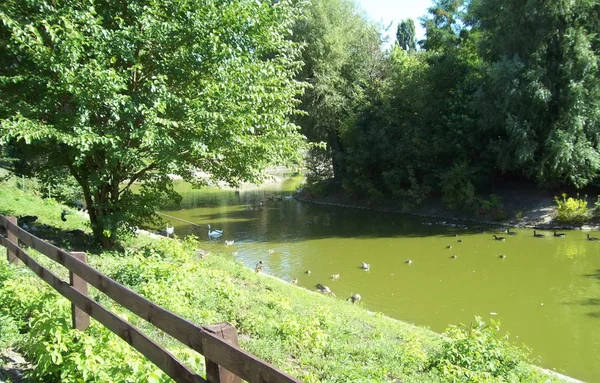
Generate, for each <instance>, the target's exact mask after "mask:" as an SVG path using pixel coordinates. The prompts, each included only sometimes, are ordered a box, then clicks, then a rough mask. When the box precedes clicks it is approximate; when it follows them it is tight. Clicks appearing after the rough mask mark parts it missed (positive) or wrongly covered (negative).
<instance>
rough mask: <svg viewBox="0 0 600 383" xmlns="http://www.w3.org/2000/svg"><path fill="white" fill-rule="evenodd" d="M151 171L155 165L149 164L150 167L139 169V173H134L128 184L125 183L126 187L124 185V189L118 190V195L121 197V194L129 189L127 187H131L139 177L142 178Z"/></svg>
mask: <svg viewBox="0 0 600 383" xmlns="http://www.w3.org/2000/svg"><path fill="white" fill-rule="evenodd" d="M152 169H156V164H155V163H151V164H150V165H148V166H146V167H145V168H143V169H141V170H140V171H138V172H137V173H135V174H134V175H133V176H132V177H131V178H130V179H129V182H128V183H127V185H125V187H124V188H123V189H121V190H119V195H121V193H123V192H124V191H125V190H127V189H129V187H131V185H132V184H133V183H134V182H135V181H137V180H138V179H139V178H140V177H141V176H143V175H144V174H145V173H146V172H148V171H150V170H152Z"/></svg>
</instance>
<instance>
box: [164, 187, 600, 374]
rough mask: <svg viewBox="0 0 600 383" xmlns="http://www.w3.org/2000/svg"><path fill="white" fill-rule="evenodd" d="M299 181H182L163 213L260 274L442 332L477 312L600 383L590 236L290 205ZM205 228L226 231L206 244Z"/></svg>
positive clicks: (599, 291) (597, 291) (599, 327)
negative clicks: (320, 288) (222, 185)
mask: <svg viewBox="0 0 600 383" xmlns="http://www.w3.org/2000/svg"><path fill="white" fill-rule="evenodd" d="M301 181H302V180H301V179H300V178H297V177H296V178H294V177H291V178H286V177H284V176H281V177H279V178H276V179H275V180H273V182H271V183H267V184H265V185H263V186H261V187H252V186H248V187H244V188H241V189H219V188H212V187H207V188H203V189H201V190H195V189H192V188H191V187H190V186H189V185H187V184H185V183H182V182H180V183H177V185H176V190H177V191H178V192H179V193H181V194H182V196H183V201H182V203H181V205H180V206H178V207H165V208H164V209H163V210H161V213H163V214H166V215H167V216H165V217H164V218H165V219H166V220H167V221H169V222H170V224H171V225H174V226H175V233H176V234H177V235H179V236H184V235H186V234H190V233H193V234H195V235H197V236H199V237H200V239H201V240H202V241H204V242H205V243H204V245H203V246H202V248H203V249H204V250H207V251H208V250H210V251H219V252H223V253H225V254H230V255H231V257H232V258H233V259H235V260H237V261H242V262H243V263H244V264H245V265H246V266H247V267H250V268H254V267H255V265H256V264H257V262H259V261H261V260H262V261H263V262H264V266H265V268H264V270H263V272H265V273H268V274H271V275H274V276H276V277H279V278H281V279H283V280H285V281H290V280H292V279H293V278H297V279H298V285H299V286H302V287H305V288H307V289H314V287H315V285H316V284H317V283H321V284H324V285H327V286H329V287H330V288H331V290H332V291H333V292H334V293H335V294H336V295H337V296H338V297H339V298H344V299H345V298H347V297H349V296H350V295H351V294H352V293H359V294H360V295H361V296H362V302H361V304H362V305H363V306H364V307H365V308H366V309H368V310H371V311H378V312H382V313H384V314H386V315H388V316H390V317H393V318H397V319H400V320H403V321H407V322H411V323H414V324H418V325H423V326H428V327H430V328H431V329H432V330H434V331H437V332H442V331H444V329H445V328H446V327H447V326H448V325H449V324H458V323H469V322H470V321H472V320H473V318H474V316H476V315H478V316H481V317H483V318H484V319H486V320H490V319H495V320H499V321H500V322H501V326H502V330H503V331H507V332H508V333H510V335H511V339H512V340H513V341H514V342H517V343H521V342H522V343H525V344H526V345H528V346H529V347H530V348H532V350H533V355H534V356H535V357H536V358H538V359H537V362H536V363H537V364H539V365H541V366H543V367H546V368H550V369H554V370H556V371H559V372H562V373H565V374H567V375H570V376H572V377H575V378H578V379H581V380H584V381H590V382H591V381H600V242H590V241H586V240H585V233H584V232H580V231H569V232H566V237H565V238H558V237H554V236H553V233H552V232H545V231H543V232H542V233H543V234H545V237H543V238H536V237H534V236H533V231H531V230H515V232H516V233H517V234H516V235H514V236H507V235H506V233H503V234H502V233H500V232H499V231H498V230H497V229H491V230H490V229H489V228H487V227H485V228H479V229H478V228H475V227H474V225H473V227H468V228H464V227H461V226H451V225H450V224H442V223H436V222H431V220H427V219H422V218H416V217H410V216H404V215H400V214H393V213H382V212H375V211H369V210H357V209H348V208H340V207H333V206H323V205H314V204H308V203H301V202H298V201H296V200H293V199H290V198H289V196H290V195H291V194H292V193H293V191H294V190H296V188H297V187H298V186H299V185H300V183H301ZM274 197H277V198H274ZM180 219H183V220H185V221H187V222H184V221H181V220H180ZM191 223H194V224H195V225H192V224H191ZM207 224H210V225H211V227H212V229H213V230H214V229H218V230H223V236H222V237H220V238H218V239H209V237H208V230H207V228H206V225H207ZM483 230H485V233H484V232H481V231H483ZM493 234H496V235H498V236H504V237H506V241H496V240H494V238H493V236H492V235H493ZM591 234H592V235H595V236H596V237H599V236H600V233H591ZM225 241H234V243H233V244H231V245H229V246H227V245H226V244H225ZM449 247H451V248H449ZM500 254H504V256H505V257H504V258H501V257H500ZM452 256H455V257H452ZM409 259H410V260H411V261H412V263H410V264H409V263H406V261H407V260H409ZM362 262H366V263H368V264H370V270H368V271H365V270H363V269H361V267H360V266H361V265H362ZM307 270H310V271H311V273H310V274H307V273H306V271H307ZM333 274H339V278H337V279H331V276H332V275H333Z"/></svg>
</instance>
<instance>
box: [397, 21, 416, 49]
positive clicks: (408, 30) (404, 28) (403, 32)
mask: <svg viewBox="0 0 600 383" xmlns="http://www.w3.org/2000/svg"><path fill="white" fill-rule="evenodd" d="M396 44H398V46H399V47H400V48H402V49H403V50H405V51H414V50H415V49H417V40H416V38H415V22H414V21H413V19H406V20H402V21H401V22H399V23H398V29H397V30H396Z"/></svg>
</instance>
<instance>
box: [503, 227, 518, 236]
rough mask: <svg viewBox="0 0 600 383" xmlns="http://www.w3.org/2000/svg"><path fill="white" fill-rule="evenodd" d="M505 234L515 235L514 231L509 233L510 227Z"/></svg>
mask: <svg viewBox="0 0 600 383" xmlns="http://www.w3.org/2000/svg"><path fill="white" fill-rule="evenodd" d="M506 234H507V235H517V233H515V232H514V231H510V227H507V228H506Z"/></svg>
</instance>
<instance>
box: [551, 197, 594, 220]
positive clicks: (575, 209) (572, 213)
mask: <svg viewBox="0 0 600 383" xmlns="http://www.w3.org/2000/svg"><path fill="white" fill-rule="evenodd" d="M554 202H556V220H557V221H559V222H566V223H576V224H582V223H583V222H585V221H586V220H587V219H589V218H590V212H589V211H588V203H587V196H585V197H583V198H579V194H577V197H575V198H573V197H568V198H567V194H566V193H563V194H561V196H560V198H559V197H554Z"/></svg>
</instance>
